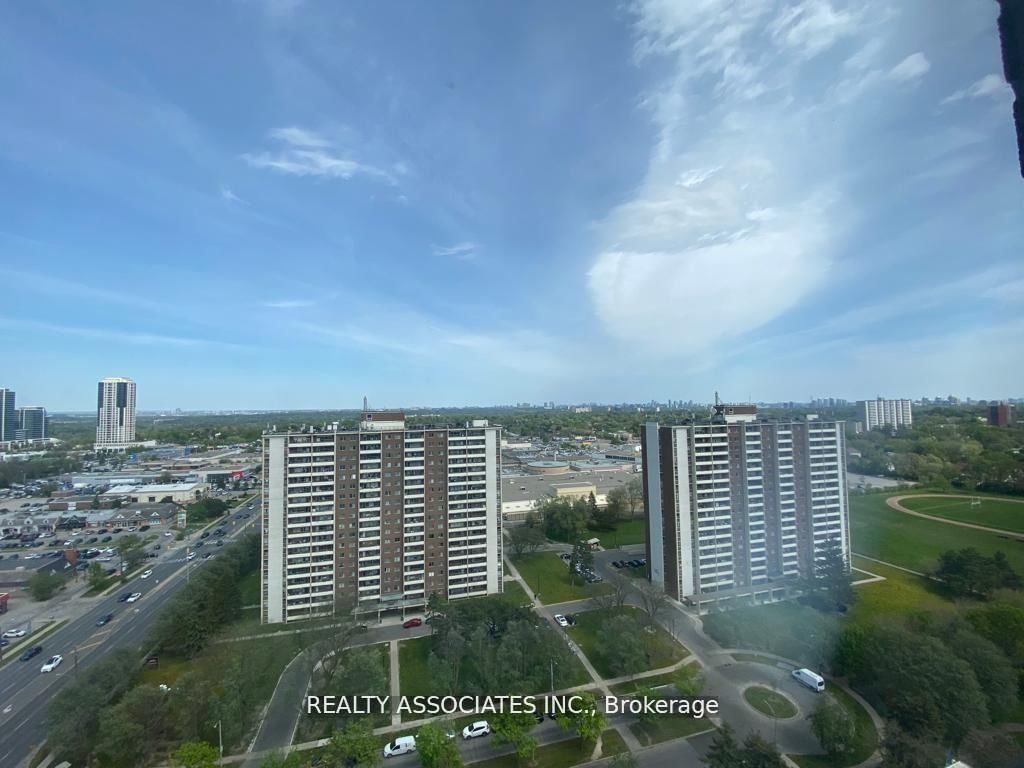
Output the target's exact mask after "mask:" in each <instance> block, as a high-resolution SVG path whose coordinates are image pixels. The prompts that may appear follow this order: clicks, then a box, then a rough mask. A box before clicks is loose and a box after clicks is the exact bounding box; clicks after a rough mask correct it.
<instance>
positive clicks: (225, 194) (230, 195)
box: [220, 187, 246, 205]
mask: <svg viewBox="0 0 1024 768" xmlns="http://www.w3.org/2000/svg"><path fill="white" fill-rule="evenodd" d="M220 196H221V197H222V198H224V199H225V200H227V201H228V202H229V203H239V204H240V205H246V202H245V200H243V199H242V198H240V197H239V196H238V195H236V194H235V193H234V192H232V191H231V188H230V187H221V188H220Z"/></svg>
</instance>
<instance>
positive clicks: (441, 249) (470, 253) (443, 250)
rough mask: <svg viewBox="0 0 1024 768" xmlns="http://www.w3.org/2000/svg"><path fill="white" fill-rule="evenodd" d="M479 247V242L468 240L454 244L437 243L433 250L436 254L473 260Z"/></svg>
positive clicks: (461, 259)
mask: <svg viewBox="0 0 1024 768" xmlns="http://www.w3.org/2000/svg"><path fill="white" fill-rule="evenodd" d="M479 249H480V246H479V245H478V244H477V243H473V242H469V241H466V242H462V243H455V244H454V245H435V246H433V247H432V248H431V252H432V253H433V254H434V255H435V256H444V257H448V258H453V259H458V260H460V261H472V260H473V259H475V258H476V254H477V251H478V250H479Z"/></svg>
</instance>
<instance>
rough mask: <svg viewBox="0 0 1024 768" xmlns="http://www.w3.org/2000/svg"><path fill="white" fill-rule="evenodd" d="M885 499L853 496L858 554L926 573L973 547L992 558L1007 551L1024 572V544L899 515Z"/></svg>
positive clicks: (955, 526)
mask: <svg viewBox="0 0 1024 768" xmlns="http://www.w3.org/2000/svg"><path fill="white" fill-rule="evenodd" d="M885 499H886V497H885V496H883V495H881V494H877V495H876V494H865V495H863V496H858V495H853V496H851V497H850V525H851V528H852V531H851V533H852V538H853V549H854V551H855V552H856V553H857V554H861V555H867V556H868V557H874V558H877V559H879V560H885V561H887V562H890V563H895V564H896V565H901V566H903V567H904V568H912V569H914V570H916V571H925V572H926V571H928V570H930V569H932V568H934V567H935V564H936V562H937V560H938V557H939V555H940V554H941V553H942V552H945V551H947V550H950V549H963V548H965V547H973V548H974V549H976V550H978V551H979V552H981V553H982V554H984V555H989V556H991V555H993V554H995V553H996V552H999V551H1001V552H1004V553H1005V554H1006V557H1007V559H1008V560H1009V561H1010V564H1011V565H1012V566H1013V568H1014V569H1015V570H1016V571H1017V572H1018V573H1024V542H1020V541H1016V540H1013V539H1008V538H1000V535H999V534H995V533H988V532H986V531H975V530H972V529H970V528H963V527H961V526H957V525H946V524H945V523H940V522H936V521H933V520H926V519H924V518H920V517H914V516H913V515H907V514H904V513H903V512H897V511H896V510H894V509H890V508H889V507H888V506H886V504H885ZM921 501H924V499H922V500H921ZM933 501H934V500H933ZM908 508H909V507H908ZM868 570H870V568H868Z"/></svg>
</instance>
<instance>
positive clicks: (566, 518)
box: [538, 498, 587, 542]
mask: <svg viewBox="0 0 1024 768" xmlns="http://www.w3.org/2000/svg"><path fill="white" fill-rule="evenodd" d="M586 506H587V505H586V503H583V504H582V505H580V504H574V503H573V502H572V501H570V500H569V499H566V498H555V499H547V500H545V501H543V502H541V504H540V506H539V507H538V513H539V514H540V517H541V519H542V520H543V521H544V533H545V534H546V535H547V537H548V538H549V539H554V540H555V541H565V542H572V541H576V540H578V539H579V538H580V536H581V535H582V533H583V531H584V530H585V529H586V524H587V510H586Z"/></svg>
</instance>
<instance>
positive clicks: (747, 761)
mask: <svg viewBox="0 0 1024 768" xmlns="http://www.w3.org/2000/svg"><path fill="white" fill-rule="evenodd" d="M739 765H742V766H745V767H746V768H786V763H785V762H784V761H783V759H782V755H781V754H780V753H779V749H778V747H776V746H775V745H774V744H772V743H771V742H770V741H768V740H767V739H765V738H764V737H762V736H761V734H759V733H752V734H751V735H750V736H747V738H746V739H744V740H743V762H741V763H739Z"/></svg>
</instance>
